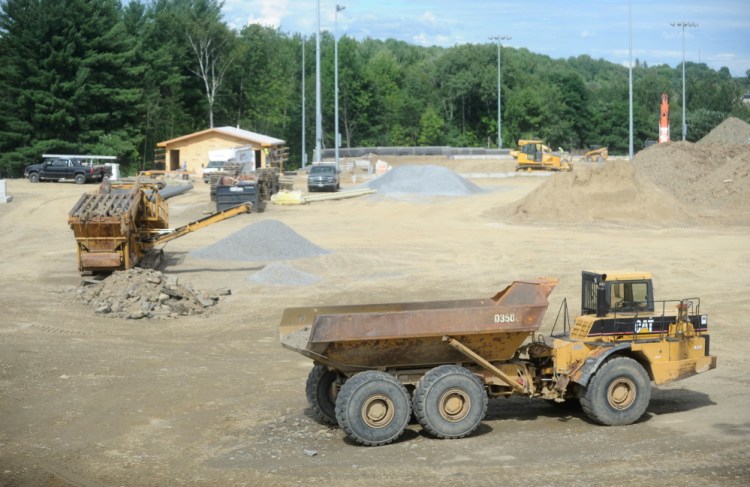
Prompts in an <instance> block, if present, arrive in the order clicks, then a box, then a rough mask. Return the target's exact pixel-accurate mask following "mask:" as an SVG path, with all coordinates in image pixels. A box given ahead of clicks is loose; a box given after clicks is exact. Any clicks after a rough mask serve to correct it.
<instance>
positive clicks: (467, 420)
mask: <svg viewBox="0 0 750 487" xmlns="http://www.w3.org/2000/svg"><path fill="white" fill-rule="evenodd" d="M413 406H414V414H415V416H416V417H417V420H418V421H419V424H421V425H422V427H423V428H424V429H425V431H427V432H428V433H429V434H430V435H432V436H434V437H436V438H450V439H453V438H463V437H465V436H468V435H470V434H471V433H473V432H474V430H476V429H477V428H478V427H479V425H480V424H481V423H482V420H483V419H484V415H485V413H486V412H487V393H486V392H485V390H484V384H483V383H482V381H481V380H479V377H477V376H476V375H475V374H473V373H471V372H470V371H469V370H467V369H465V368H464V367H458V366H455V365H441V366H440V367H436V368H434V369H432V370H430V371H429V372H427V373H426V374H425V375H424V376H423V377H422V378H421V379H420V381H419V383H418V384H417V388H416V389H415V390H414V404H413Z"/></svg>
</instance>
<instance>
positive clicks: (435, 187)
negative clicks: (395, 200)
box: [360, 165, 483, 196]
mask: <svg viewBox="0 0 750 487" xmlns="http://www.w3.org/2000/svg"><path fill="white" fill-rule="evenodd" d="M360 187H363V188H371V189H376V190H377V191H378V193H379V194H382V195H386V196H402V195H413V194H417V195H424V196H468V195H471V194H475V193H480V192H482V191H483V190H482V189H481V188H480V187H479V186H477V185H476V184H474V183H472V182H471V181H468V180H467V179H464V178H463V177H461V176H459V175H458V174H456V173H455V172H453V171H451V170H450V169H448V168H446V167H442V166H434V165H405V166H399V167H396V168H394V169H391V170H390V171H388V172H387V173H385V174H383V175H382V176H379V177H377V178H375V179H373V180H372V181H368V182H367V183H365V184H363V185H361V186H360Z"/></svg>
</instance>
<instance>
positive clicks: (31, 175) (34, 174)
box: [29, 172, 39, 183]
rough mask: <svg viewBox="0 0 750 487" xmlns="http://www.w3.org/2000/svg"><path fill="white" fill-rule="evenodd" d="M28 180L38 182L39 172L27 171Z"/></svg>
mask: <svg viewBox="0 0 750 487" xmlns="http://www.w3.org/2000/svg"><path fill="white" fill-rule="evenodd" d="M29 182H31V183H38V182H39V173H38V172H32V173H29Z"/></svg>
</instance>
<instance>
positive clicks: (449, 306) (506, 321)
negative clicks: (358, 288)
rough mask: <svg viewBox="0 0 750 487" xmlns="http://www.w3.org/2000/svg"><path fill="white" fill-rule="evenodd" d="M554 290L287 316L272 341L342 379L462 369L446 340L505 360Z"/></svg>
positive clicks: (537, 285) (545, 282)
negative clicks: (379, 372)
mask: <svg viewBox="0 0 750 487" xmlns="http://www.w3.org/2000/svg"><path fill="white" fill-rule="evenodd" d="M556 284H557V280H555V279H551V278H540V279H534V280H528V281H515V282H513V283H512V284H511V285H510V286H508V287H506V288H505V289H504V290H502V291H500V292H499V293H497V294H496V295H495V296H493V297H492V298H487V299H468V300H451V301H430V302H421V303H388V304H371V305H354V306H330V307H309V308H287V309H286V310H284V314H283V316H282V319H281V325H280V327H279V334H280V338H281V344H282V345H283V346H284V347H286V348H288V349H290V350H294V351H296V352H298V353H300V354H302V355H305V356H307V357H310V358H312V359H313V360H315V361H316V362H319V363H323V364H326V365H328V366H330V367H332V368H335V369H337V370H340V371H342V372H352V371H356V370H362V369H374V368H378V369H382V368H419V367H432V366H435V365H440V364H449V363H461V362H466V361H467V358H466V356H465V355H463V354H461V353H460V352H458V351H457V350H455V349H454V348H452V347H451V346H449V345H448V344H447V343H445V342H444V340H443V337H445V336H450V337H452V338H455V339H458V340H460V341H461V342H462V343H463V344H464V345H466V346H467V347H469V348H471V349H472V350H474V351H475V352H477V353H478V354H479V355H481V356H482V357H484V358H485V359H487V360H490V361H502V360H508V359H510V358H511V357H512V356H513V355H514V354H515V352H516V350H517V349H518V347H520V346H521V344H522V343H523V342H524V340H525V339H526V338H527V337H528V336H529V334H531V333H533V332H535V331H537V330H538V329H539V327H540V326H541V323H542V317H543V316H544V312H545V311H546V310H547V306H548V302H547V296H549V293H550V292H551V291H552V289H553V288H554V287H555V285H556Z"/></svg>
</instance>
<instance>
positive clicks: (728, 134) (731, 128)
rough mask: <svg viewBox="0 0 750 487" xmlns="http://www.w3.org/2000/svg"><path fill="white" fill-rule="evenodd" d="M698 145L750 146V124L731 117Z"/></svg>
mask: <svg viewBox="0 0 750 487" xmlns="http://www.w3.org/2000/svg"><path fill="white" fill-rule="evenodd" d="M697 143H698V144H750V124H747V123H746V122H744V121H742V120H740V119H739V118H735V117H729V118H728V119H726V120H724V121H723V122H721V123H720V124H719V125H717V126H716V127H714V129H713V130H712V131H710V132H709V133H708V134H707V135H706V136H705V137H703V138H702V139H701V140H699V141H698V142H697Z"/></svg>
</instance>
